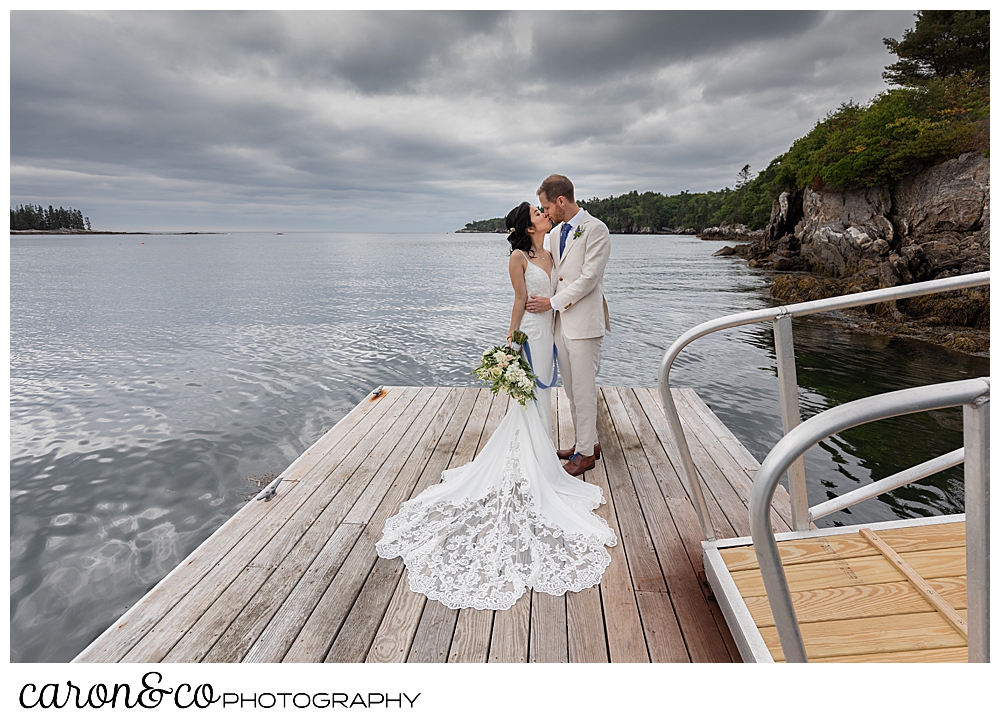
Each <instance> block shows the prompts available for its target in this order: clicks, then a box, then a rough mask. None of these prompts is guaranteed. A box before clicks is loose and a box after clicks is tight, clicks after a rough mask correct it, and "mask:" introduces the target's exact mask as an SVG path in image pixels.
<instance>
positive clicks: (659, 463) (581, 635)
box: [77, 387, 958, 663]
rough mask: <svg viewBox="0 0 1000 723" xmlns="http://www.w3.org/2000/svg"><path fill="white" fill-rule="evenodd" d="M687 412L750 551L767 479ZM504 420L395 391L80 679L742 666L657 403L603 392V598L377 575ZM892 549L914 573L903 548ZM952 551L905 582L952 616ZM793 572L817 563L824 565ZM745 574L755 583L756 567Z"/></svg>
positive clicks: (180, 572)
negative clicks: (159, 668) (257, 666)
mask: <svg viewBox="0 0 1000 723" xmlns="http://www.w3.org/2000/svg"><path fill="white" fill-rule="evenodd" d="M675 399H676V402H677V406H678V411H679V412H680V415H681V421H682V424H683V425H684V427H685V429H686V430H687V432H688V435H689V439H690V440H691V441H692V451H693V453H694V455H695V458H696V463H697V464H698V467H699V472H700V474H701V475H702V481H703V484H704V485H705V488H706V491H707V496H708V498H709V505H710V507H711V511H712V514H713V520H714V522H715V524H716V526H717V527H719V528H720V531H723V532H728V533H732V534H744V533H745V531H746V529H747V522H746V517H747V512H746V506H747V501H748V500H749V489H750V482H751V479H752V476H753V474H754V472H755V471H756V469H757V461H756V460H754V459H753V457H752V456H751V455H750V454H749V453H748V452H747V451H746V449H745V448H744V447H743V446H742V445H741V444H740V443H739V441H738V440H736V438H735V437H734V436H733V435H732V433H731V432H729V430H727V429H726V428H725V426H724V425H723V424H722V423H721V422H720V421H719V420H718V418H717V417H716V416H715V415H714V414H713V413H712V411H711V410H710V409H709V408H708V406H707V405H705V403H704V402H703V401H702V400H701V399H700V398H699V397H698V396H697V394H695V393H694V392H693V391H691V390H675ZM508 404H509V400H508V399H507V398H506V397H493V396H492V395H491V394H490V393H489V392H488V391H487V390H485V389H478V388H445V387H387V388H386V390H385V393H384V394H383V395H382V396H381V397H379V398H378V399H375V400H369V399H366V400H364V401H362V402H361V403H360V404H358V406H357V407H355V408H354V409H353V410H352V411H351V412H350V413H348V414H347V415H346V416H345V417H344V418H343V419H342V420H341V421H340V422H339V423H338V424H337V425H336V426H335V427H334V428H333V429H331V430H330V431H329V432H327V433H326V434H325V435H324V436H323V437H322V438H321V439H320V440H319V441H317V442H316V444H314V445H313V446H312V447H310V448H309V449H308V450H307V451H305V452H304V453H303V454H302V455H301V456H300V457H299V458H298V459H296V460H295V461H294V462H293V463H292V464H291V465H290V466H289V467H288V469H287V470H285V472H284V474H283V475H282V478H283V481H282V482H281V484H280V486H279V487H278V492H277V495H276V496H275V497H274V498H273V499H272V500H270V501H268V502H262V501H256V500H252V501H250V502H248V503H247V504H246V505H245V506H244V507H243V508H242V509H241V510H240V511H239V512H237V513H236V514H235V515H234V516H233V517H232V518H231V519H230V520H229V521H227V522H226V524H224V525H223V526H222V527H221V528H220V529H219V530H218V531H216V533H215V534H213V535H212V536H211V537H209V538H208V539H207V540H205V542H203V543H202V544H201V545H200V546H199V547H198V548H197V549H195V550H194V551H193V552H192V553H191V554H190V555H189V556H188V557H187V558H186V559H185V560H184V561H183V562H182V563H181V564H180V565H179V566H178V567H177V568H176V569H174V570H173V571H172V572H171V573H170V574H169V575H167V577H166V578H164V579H163V580H162V581H161V582H160V583H159V584H158V585H157V586H156V587H154V588H153V589H152V590H151V591H150V592H149V593H148V594H147V595H146V596H145V597H144V598H143V599H142V600H140V601H139V602H137V603H136V604H135V605H134V606H133V607H132V608H131V609H130V610H129V611H128V612H127V613H126V614H125V615H123V616H122V617H121V618H120V619H119V620H117V621H115V622H114V623H113V624H111V626H110V627H109V628H108V629H107V631H105V632H104V633H103V634H102V635H100V636H99V637H98V638H97V639H96V640H95V641H94V642H93V643H92V644H91V645H90V646H89V647H88V648H87V649H86V650H84V651H83V652H82V653H81V654H80V655H79V656H78V657H77V661H79V662H115V661H129V662H161V661H163V662H167V661H169V662H199V661H200V662H280V661H284V662H373V663H374V662H407V661H409V662H688V661H694V662H728V661H733V660H736V661H738V660H739V659H740V656H739V653H738V651H737V648H736V645H735V643H734V641H733V638H732V636H731V635H730V633H729V629H728V627H727V626H726V623H725V620H724V618H723V616H722V613H721V610H720V609H719V606H718V605H717V604H716V602H715V600H714V599H713V597H712V595H711V593H710V592H709V590H708V588H707V585H706V584H705V575H704V570H703V567H702V559H701V551H700V542H701V532H700V527H699V523H698V519H697V516H696V514H695V511H694V508H693V507H692V505H691V502H690V494H689V490H687V489H685V487H684V485H683V484H682V482H681V481H680V477H679V476H678V474H677V471H676V470H677V469H678V466H679V463H678V459H677V451H676V450H677V446H676V442H675V441H674V440H673V439H672V438H671V437H670V435H669V433H668V432H667V427H666V422H665V419H664V416H663V413H662V410H661V409H660V405H659V401H658V398H657V395H656V392H655V390H651V389H632V388H625V387H604V388H602V389H600V390H599V403H598V437H599V438H600V440H601V445H602V452H603V456H602V458H601V460H600V462H598V464H597V467H596V468H595V469H593V470H590V471H588V472H587V473H586V474H585V477H584V479H586V481H588V482H590V483H592V484H595V485H598V486H600V487H601V489H602V490H603V491H604V496H605V498H606V500H607V504H605V505H602V506H601V507H600V508H598V510H597V511H596V512H597V514H599V515H601V516H602V517H604V519H605V520H607V522H608V524H609V525H610V526H611V528H612V529H613V530H614V531H615V533H616V535H617V536H618V540H619V544H618V545H617V546H615V547H613V548H609V551H610V553H611V564H610V565H609V567H608V569H607V571H606V572H605V574H604V578H603V579H602V581H601V584H600V585H598V586H597V587H594V588H591V589H588V590H583V591H581V592H578V593H568V594H567V595H565V596H562V597H553V596H550V595H546V594H538V593H527V594H525V595H524V596H523V597H522V598H521V599H520V600H519V601H518V602H517V604H516V605H514V607H512V608H511V609H510V610H505V611H502V612H493V611H479V610H471V609H470V610H460V611H459V610H449V609H448V608H446V607H444V606H443V605H441V604H440V603H437V602H434V601H429V600H427V599H426V598H425V597H424V596H423V595H420V594H417V593H414V592H412V591H410V589H409V586H408V583H407V575H406V569H405V567H404V566H403V564H402V562H401V561H400V560H399V559H398V558H397V559H393V560H384V559H380V558H379V557H378V556H377V555H376V553H375V548H374V545H375V543H376V542H377V541H378V540H379V538H380V537H381V532H382V526H383V524H384V523H385V521H386V519H388V518H389V517H391V516H392V515H394V514H395V513H396V512H397V511H398V510H399V507H400V505H401V504H402V503H403V502H404V501H406V500H407V499H410V498H411V497H413V496H414V495H417V494H419V493H420V492H421V491H422V490H424V489H426V488H427V487H428V486H430V485H433V484H436V483H437V482H438V481H439V480H440V478H441V472H442V470H444V469H448V468H452V467H457V466H459V465H462V464H465V463H466V462H468V461H470V460H472V459H473V458H474V457H475V455H476V453H477V452H478V451H479V450H480V449H481V448H482V447H483V445H484V444H485V443H486V442H487V440H489V438H490V436H491V435H492V434H493V432H494V430H495V429H496V427H497V425H498V424H499V423H500V421H501V419H502V418H503V416H504V414H505V413H506V411H507V405H508ZM552 404H553V420H554V429H553V439H554V441H556V442H558V443H560V444H561V445H562V446H569V445H571V444H572V443H573V439H574V436H573V428H572V421H571V418H570V414H569V406H568V402H567V399H566V396H565V394H564V392H563V390H562V389H561V388H560V389H558V390H557V392H556V394H554V395H553V401H552ZM781 492H783V490H782V491H781ZM773 512H774V514H773V522H774V528H775V530H776V531H783V530H787V529H788V519H789V513H788V500H787V495H785V496H784V497H782V496H778V497H777V498H776V502H775V505H774V509H773ZM887 539H888V538H887ZM893 544H895V542H894V543H893ZM896 549H898V550H900V552H901V553H902V554H903V555H904V557H905V556H906V555H907V554H909V551H908V550H907V549H906V547H905V544H904V545H901V546H900V547H897V548H896ZM949 549H950V548H949V547H948V545H946V544H945V543H944V542H941V543H940V550H939V552H940V554H939V555H938V557H941V559H937V557H935V559H927V560H924V559H922V558H921V559H917V558H913V559H909V562H910V563H911V564H913V565H914V567H915V568H917V569H920V570H923V571H930V572H940V574H938V575H936V577H935V576H934V575H931V577H934V578H935V580H936V582H937V583H940V585H941V593H942V595H944V596H945V597H946V598H955V596H956V595H957V594H958V593H957V592H956V590H957V588H955V587H954V586H955V585H957V584H958V583H957V582H955V570H954V569H953V568H954V566H955V561H954V560H952V559H951V558H949V557H948V555H949V553H948V550H949ZM734 554H735V553H734ZM789 554H793V555H797V556H799V557H801V558H802V560H803V561H809V560H811V559H812V558H811V557H810V556H811V555H813V554H814V553H813V552H811V551H810V550H808V549H803V550H801V551H799V550H795V551H792V552H790V553H789ZM942 556H943V557H942ZM952 557H953V555H952ZM734 559H735V558H734ZM734 564H736V565H737V566H740V565H741V566H742V569H743V571H744V572H747V573H750V572H752V570H751V567H752V566H751V562H750V561H749V560H747V559H744V558H740V559H739V560H736V562H735V563H734ZM866 570H867V568H866ZM865 574H870V575H871V576H872V582H871V584H875V585H883V586H885V585H890V586H891V585H898V584H899V578H898V577H893V576H892V575H891V574H889V573H887V572H883V571H880V570H874V569H873V570H872V571H871V572H870V573H868V572H866V573H865ZM921 574H926V572H922V573H921ZM804 579H805V578H804ZM747 584H748V585H752V583H749V582H748V583H747ZM800 587H801V588H802V592H803V594H805V593H806V592H808V591H809V590H811V588H810V586H809V584H808V583H807V582H806V583H803V585H802V586H800ZM893 593H894V594H896V595H898V596H900V597H901V598H906V599H907V600H908V602H907V605H909V609H911V614H912V615H915V616H917V617H914V618H913V622H914V625H913V626H912V627H913V630H914V631H917V630H921V631H923V632H922V634H925V635H926V634H928V633H927V625H926V624H924V622H923V620H924V619H923V618H921V617H919V616H921V615H926V614H927V611H926V610H925V609H924V608H923V607H921V606H920V605H919V603H918V602H917V601H910V600H909V597H908V595H907V591H905V590H903V589H899V590H896V589H895V588H893ZM845 595H848V596H850V595H853V596H854V597H860V598H863V597H864V592H863V591H861V592H856V593H845ZM758 607H759V606H758ZM956 607H958V606H956ZM758 614H759V615H761V616H762V619H763V618H764V617H766V614H765V613H764V612H760V611H758ZM815 622H816V624H817V625H822V624H823V623H824V620H823V619H822V616H820V617H818V618H817V619H816V621H815ZM858 634H859V635H863V634H864V633H863V631H862V632H859V633H858ZM913 634H916V632H914V633H913ZM837 654H838V655H841V656H850V655H852V654H854V653H853V652H852V651H851V650H849V649H844V650H839V651H838V653H837Z"/></svg>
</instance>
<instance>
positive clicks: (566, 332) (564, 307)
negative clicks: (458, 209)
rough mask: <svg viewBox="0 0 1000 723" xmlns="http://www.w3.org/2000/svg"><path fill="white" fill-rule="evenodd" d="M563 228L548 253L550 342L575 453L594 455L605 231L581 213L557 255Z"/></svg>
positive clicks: (604, 316)
mask: <svg viewBox="0 0 1000 723" xmlns="http://www.w3.org/2000/svg"><path fill="white" fill-rule="evenodd" d="M562 227H563V224H559V225H558V226H555V227H553V228H552V231H551V232H550V236H549V244H550V246H549V247H550V250H551V251H552V255H553V257H554V258H555V259H556V264H555V271H554V273H555V275H556V292H555V294H554V295H553V296H552V299H551V304H552V308H553V309H555V311H556V314H555V317H556V319H555V334H554V336H555V342H556V349H557V350H558V353H559V374H560V376H561V377H562V380H563V386H564V387H565V388H566V395H567V396H568V397H569V408H570V415H571V416H572V418H573V427H574V429H575V430H576V452H577V454H582V455H584V456H585V457H589V456H590V455H592V454H593V453H594V443H595V442H596V441H597V384H596V376H597V367H598V365H599V363H600V358H601V342H602V341H603V339H604V331H605V329H608V330H610V328H611V325H610V323H609V320H608V304H607V301H605V299H604V267H605V266H606V265H607V263H608V258H609V257H610V255H611V239H610V237H609V235H608V227H607V226H606V225H604V223H603V222H602V221H599V220H598V219H596V218H594V217H593V216H591V215H590V214H589V213H587V212H586V211H583V212H582V214H581V216H580V218H579V219H578V222H577V224H576V226H575V227H574V228H573V230H572V231H571V232H570V234H569V236H568V237H567V238H566V246H565V249H564V250H563V252H562V253H561V254H560V252H559V241H560V234H561V232H562ZM574 237H575V238H574Z"/></svg>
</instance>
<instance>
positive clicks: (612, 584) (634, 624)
mask: <svg viewBox="0 0 1000 723" xmlns="http://www.w3.org/2000/svg"><path fill="white" fill-rule="evenodd" d="M559 391H560V392H561V393H563V394H564V392H563V390H562V388H560V389H559ZM561 400H562V397H560V407H559V409H560V425H562V424H563V411H562V410H563V408H564V405H563V404H562V401H561ZM600 402H601V400H600V397H598V415H599V416H598V419H600V414H601V403H600ZM566 407H567V411H566V413H565V418H566V420H567V422H568V420H569V412H568V402H567V404H566ZM604 414H605V415H606V414H607V410H606V407H605V411H604ZM604 429H605V432H607V431H608V427H607V424H605V425H604ZM598 434H599V435H600V434H601V426H600V425H599V426H598ZM599 438H600V439H607V440H608V444H611V443H612V438H611V437H610V436H605V437H600V436H599ZM606 462H607V457H606V456H604V455H602V456H601V459H600V461H598V462H597V464H596V466H595V467H594V469H592V470H590V471H589V472H586V473H585V475H584V479H586V481H587V482H590V483H591V484H595V485H597V486H598V487H600V488H601V491H602V492H603V493H604V499H605V500H606V503H605V504H603V505H601V506H600V507H598V508H597V509H596V510H595V512H596V513H597V514H598V515H600V516H601V517H603V518H604V519H605V521H607V523H608V525H609V526H610V527H611V529H612V530H613V531H614V533H615V536H616V537H617V538H618V544H617V545H615V546H614V547H610V548H608V552H609V553H610V555H611V562H610V563H609V564H608V567H607V569H606V570H605V571H604V575H603V577H602V578H601V584H600V588H601V604H602V606H603V608H604V625H605V631H606V634H607V641H608V657H609V658H610V660H611V662H612V663H648V662H649V651H648V650H647V649H646V640H645V636H644V634H643V632H642V619H641V618H640V616H639V604H638V601H637V600H636V596H635V586H634V584H633V582H632V576H631V572H630V570H629V565H628V559H627V557H626V554H625V545H624V543H623V541H622V531H621V527H620V525H619V522H618V512H617V509H616V507H615V497H614V495H613V494H612V493H611V484H610V483H609V481H608V469H607V466H606Z"/></svg>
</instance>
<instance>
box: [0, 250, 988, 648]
mask: <svg viewBox="0 0 1000 723" xmlns="http://www.w3.org/2000/svg"><path fill="white" fill-rule="evenodd" d="M143 241H144V242H145V243H142V242H143ZM504 245H505V244H504V241H503V239H502V237H500V236H493V235H449V234H413V235H404V234H385V235H380V234H286V235H283V236H276V235H274V234H253V233H241V234H229V235H225V236H147V237H136V236H104V237H102V236H94V237H86V238H59V237H51V236H49V237H24V236H19V237H14V238H12V240H11V439H10V451H11V660H12V661H65V660H69V659H71V658H72V657H73V656H74V655H75V654H76V653H77V652H79V651H80V650H81V649H83V648H84V647H85V646H86V645H87V644H88V643H89V642H90V641H91V640H92V639H93V638H94V637H95V636H96V635H98V634H99V633H100V632H101V631H102V630H104V629H105V628H106V627H107V626H108V625H110V624H111V623H112V622H113V621H114V620H115V619H116V618H117V617H118V616H119V615H120V614H121V613H122V612H124V611H125V610H126V609H127V607H128V606H129V605H131V604H133V603H134V602H135V601H136V600H138V599H139V598H140V597H141V596H142V595H143V594H144V593H145V592H146V591H147V590H149V589H150V588H151V587H152V586H153V585H154V584H155V583H156V582H157V581H159V580H160V579H161V578H162V577H163V576H164V575H165V574H166V573H167V572H168V571H169V570H171V569H172V568H173V567H174V566H176V565H177V563H179V562H180V561H181V560H182V559H183V557H184V556H185V555H187V554H188V553H189V552H190V551H191V550H193V549H194V548H195V547H196V546H197V545H198V544H199V543H200V542H201V541H203V540H204V539H205V538H206V537H208V536H209V535H210V534H211V533H212V532H213V531H214V530H215V529H216V528H217V527H219V525H221V524H222V522H223V521H224V520H226V519H227V518H228V517H229V516H231V515H232V514H233V513H234V512H235V511H236V510H237V509H239V507H240V506H241V505H242V504H243V503H244V502H245V500H246V499H247V498H248V496H250V495H252V494H253V493H255V492H256V490H257V487H256V485H254V484H253V483H252V482H250V481H248V480H247V477H251V476H253V477H259V476H260V475H263V474H264V473H266V472H273V473H279V472H280V471H281V470H282V469H284V467H285V466H286V465H287V464H288V463H289V462H290V461H291V460H292V459H294V458H295V457H296V456H298V454H299V453H301V452H302V451H303V450H304V449H305V448H306V447H307V446H309V445H310V444H311V443H312V442H314V441H315V440H316V439H317V438H318V437H319V436H320V435H321V434H322V433H323V432H324V431H325V430H326V429H328V428H329V427H331V426H332V425H333V424H334V423H336V422H337V420H339V419H340V418H341V417H342V416H343V415H344V414H345V413H346V412H347V411H348V410H349V409H350V408H351V407H353V406H354V405H355V404H357V403H358V402H359V401H360V400H361V398H362V397H363V396H364V395H365V394H366V393H367V392H368V391H370V390H371V389H372V388H374V387H376V386H378V385H380V384H404V385H442V386H465V385H472V384H473V382H474V380H473V378H472V377H471V375H470V374H469V370H470V369H471V368H472V367H473V366H474V364H475V362H476V360H477V357H478V355H479V353H480V352H481V351H482V349H483V348H485V347H486V346H488V345H490V344H493V343H496V341H497V340H499V339H502V337H503V335H504V334H505V333H506V329H507V322H508V320H509V314H510V307H509V304H510V297H511V293H510V291H509V281H508V280H507V275H506V252H505V250H504ZM720 245H721V244H717V243H709V242H702V241H698V240H697V239H694V238H691V237H640V236H620V237H614V238H613V254H612V260H611V262H610V264H609V267H608V271H607V275H606V288H607V296H608V299H609V303H610V305H611V313H612V324H613V326H614V330H613V333H612V334H611V335H610V336H609V337H608V338H607V340H606V342H605V345H604V352H603V360H602V366H601V371H600V375H599V377H598V381H599V383H601V384H606V385H625V386H655V384H656V371H657V366H658V364H659V360H660V358H661V357H662V355H663V352H664V351H665V350H666V347H667V345H668V344H669V342H670V341H672V340H673V339H674V338H675V337H676V336H677V335H679V334H680V333H681V332H683V331H684V330H686V329H687V328H689V327H691V326H694V325H695V324H697V323H699V322H701V321H704V320H706V319H709V318H712V317H715V316H720V315H722V314H727V313H731V312H736V311H743V310H746V309H751V308H761V307H765V306H769V305H771V302H770V300H769V299H768V297H767V295H766V289H767V280H766V278H765V277H763V276H761V275H759V274H757V273H756V272H755V271H753V270H751V269H748V268H747V267H746V265H745V264H744V263H742V262H741V261H738V260H734V259H717V258H712V257H711V253H712V252H713V251H714V250H715V249H716V248H718V247H719V246H720ZM795 335H796V348H797V352H798V374H799V383H800V387H801V396H802V404H803V410H804V413H805V414H806V415H809V414H813V413H816V412H818V411H820V410H822V409H825V408H827V407H829V406H831V405H834V404H840V403H843V402H845V401H848V400H850V399H856V398H858V397H862V396H867V395H869V394H875V393H878V392H881V391H887V390H890V389H896V388H900V387H904V386H912V385H916V384H925V383H933V382H937V381H944V380H949V379H961V378H967V377H974V376H981V375H985V374H988V367H989V364H988V360H986V359H979V358H974V357H967V356H963V355H958V354H952V353H950V352H947V351H944V350H941V349H938V348H936V347H932V346H929V345H925V344H920V343H917V342H901V341H885V340H880V339H876V338H873V337H867V336H863V335H859V334H854V333H851V332H848V331H845V330H842V329H839V328H837V327H835V326H833V325H831V324H830V323H828V322H826V321H822V320H815V319H810V320H797V321H796V323H795ZM675 369H676V371H675V373H674V377H673V378H674V381H675V383H677V384H678V385H681V386H691V387H694V388H695V389H697V390H698V392H699V394H701V395H702V397H703V398H704V399H705V400H706V401H708V403H709V404H710V405H711V406H712V408H713V409H714V410H715V412H716V413H717V414H718V415H719V417H720V418H722V420H723V421H724V422H725V423H726V424H727V425H729V426H730V428H732V429H733V430H734V431H735V433H736V434H737V436H739V437H740V438H741V439H742V440H743V441H744V443H745V444H746V445H747V447H748V448H749V449H750V450H751V452H753V453H754V455H756V456H757V457H758V458H763V456H764V455H765V454H766V453H767V450H768V449H769V448H770V446H771V445H773V444H774V442H775V441H777V439H778V438H779V436H780V431H779V427H780V415H779V411H778V405H777V382H776V378H775V365H774V350H773V342H772V340H771V338H770V334H769V332H768V330H767V328H766V327H763V326H762V327H744V328H741V329H736V330H731V331H727V332H721V333H718V334H715V335H713V336H711V337H708V338H705V339H702V340H699V341H697V342H695V343H694V344H693V345H692V346H691V347H689V348H688V350H687V351H686V352H685V353H684V354H682V356H681V358H680V359H679V360H678V364H677V366H676V367H675ZM959 446H961V418H960V415H959V414H958V413H957V412H941V413H934V414H927V415H919V416H914V417H911V418H907V419H905V420H891V421H885V422H880V423H878V424H873V425H868V426H867V427H865V428H862V429H860V430H855V431H852V432H849V433H847V434H845V435H844V436H843V438H833V439H831V440H828V441H826V442H824V443H823V444H822V445H820V446H819V447H817V448H815V449H814V450H813V451H812V452H810V453H809V454H808V455H807V471H808V473H809V476H810V499H811V500H812V501H813V502H816V501H819V500H821V499H824V498H826V497H829V496H835V495H836V494H839V493H842V492H843V491H846V490H848V489H853V488H854V487H856V486H857V485H858V484H862V483H864V482H867V481H869V480H871V479H873V478H874V479H878V478H881V477H883V476H885V475H887V474H891V473H892V472H895V471H899V470H900V469H904V468H905V467H908V466H910V465H911V464H914V463H916V462H918V461H922V460H923V459H926V458H928V457H930V456H934V455H936V454H942V453H944V452H946V451H948V450H951V449H954V448H956V447H959ZM873 475H874V476H873ZM961 508H962V487H961V470H960V469H958V470H956V471H952V472H950V473H942V474H940V475H936V476H935V477H933V478H930V479H929V480H926V481H924V482H923V483H920V484H917V485H913V486H912V487H911V488H906V489H904V490H899V491H897V492H895V493H892V494H890V495H883V496H882V497H880V498H879V499H877V500H871V501H869V502H867V503H864V504H862V505H858V506H856V507H854V508H851V509H850V510H849V511H844V512H842V513H839V514H838V515H835V516H833V517H831V518H828V519H827V520H826V521H825V524H851V523H855V522H861V521H870V520H877V519H886V518H889V517H893V516H899V517H912V516H916V515H928V514H940V513H946V512H955V511H959V510H961Z"/></svg>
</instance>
